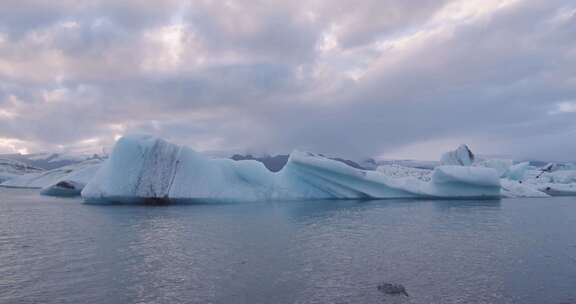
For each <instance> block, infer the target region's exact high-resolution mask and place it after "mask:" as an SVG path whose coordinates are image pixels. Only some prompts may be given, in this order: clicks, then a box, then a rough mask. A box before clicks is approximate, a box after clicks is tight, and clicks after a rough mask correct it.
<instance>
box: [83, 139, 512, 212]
mask: <svg viewBox="0 0 576 304" xmlns="http://www.w3.org/2000/svg"><path fill="white" fill-rule="evenodd" d="M500 189H501V186H500V179H499V177H498V174H497V172H496V171H495V170H493V169H490V168H476V167H467V168H462V167H458V166H439V167H437V168H435V169H434V171H433V173H432V177H431V180H430V181H422V180H419V179H417V178H413V177H405V178H394V177H390V176H387V175H385V174H383V173H381V172H378V171H367V170H360V169H356V168H352V167H350V166H348V165H346V164H344V163H342V162H339V161H335V160H332V159H328V158H326V157H323V156H320V155H316V154H311V153H304V152H299V151H294V152H293V153H291V155H290V157H289V159H288V162H287V164H286V165H285V166H284V168H282V170H280V171H279V172H271V171H269V170H268V169H266V167H264V165H262V163H259V162H257V161H252V160H246V161H234V160H230V159H212V158H208V157H206V156H204V155H202V154H200V153H197V152H195V151H193V150H192V149H190V148H187V147H183V146H178V145H174V144H171V143H168V142H166V141H164V140H162V139H158V138H155V137H151V136H146V135H132V136H126V137H123V138H121V139H120V140H119V141H118V142H117V143H116V146H115V147H114V149H113V152H112V154H111V155H110V158H109V159H108V160H107V161H106V162H105V163H104V164H103V166H102V168H100V170H99V171H98V172H97V173H96V175H95V176H94V177H93V178H92V179H91V180H90V182H89V183H88V184H87V185H86V186H85V187H84V189H83V190H82V197H83V198H84V200H85V201H86V202H167V201H173V200H176V201H177V200H187V201H203V202H206V201H253V200H258V201H261V200H310V199H376V198H419V197H423V198H487V197H490V198H495V197H499V196H500Z"/></svg>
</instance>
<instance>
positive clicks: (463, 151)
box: [440, 145, 474, 166]
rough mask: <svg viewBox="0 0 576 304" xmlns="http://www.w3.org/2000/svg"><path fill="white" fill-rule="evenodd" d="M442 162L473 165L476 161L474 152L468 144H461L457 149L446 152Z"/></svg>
mask: <svg viewBox="0 0 576 304" xmlns="http://www.w3.org/2000/svg"><path fill="white" fill-rule="evenodd" d="M440 163H441V164H442V165H450V166H471V165H472V163H474V153H472V151H470V148H468V146H467V145H460V146H459V147H458V148H457V149H456V150H454V151H448V152H446V153H444V154H443V155H442V158H441V159H440Z"/></svg>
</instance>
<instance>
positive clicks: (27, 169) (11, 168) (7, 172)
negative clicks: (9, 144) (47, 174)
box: [0, 158, 44, 183]
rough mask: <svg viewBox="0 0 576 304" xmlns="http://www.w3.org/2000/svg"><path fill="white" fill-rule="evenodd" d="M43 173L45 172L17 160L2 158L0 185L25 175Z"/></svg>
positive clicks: (0, 161) (0, 159) (0, 163)
mask: <svg viewBox="0 0 576 304" xmlns="http://www.w3.org/2000/svg"><path fill="white" fill-rule="evenodd" d="M42 171H44V170H43V169H40V168H36V167H33V166H30V165H28V164H26V163H23V162H20V161H17V160H13V159H5V158H0V183H3V182H4V181H7V180H9V179H12V178H14V177H17V176H20V175H23V174H28V173H38V172H42Z"/></svg>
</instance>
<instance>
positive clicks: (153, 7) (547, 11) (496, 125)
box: [0, 0, 576, 160]
mask: <svg viewBox="0 0 576 304" xmlns="http://www.w3.org/2000/svg"><path fill="white" fill-rule="evenodd" d="M129 133H147V134H153V135H157V136H160V137H163V138H166V139H167V140H169V141H172V142H174V143H178V144H185V145H189V146H190V147H192V148H194V149H196V150H199V151H220V152H224V153H227V152H228V151H234V152H249V153H270V154H276V153H288V152H290V151H291V150H293V149H300V150H308V151H312V152H318V153H325V154H328V155H337V156H342V157H350V158H356V159H358V158H363V157H378V158H406V159H408V158H411V159H425V160H429V159H437V158H438V157H439V155H440V154H441V153H442V152H443V151H446V150H449V149H453V148H455V147H456V146H457V145H459V144H461V143H465V144H468V145H469V146H470V147H471V148H472V149H473V150H474V151H478V152H480V153H483V154H487V155H498V156H503V157H513V158H516V159H542V160H576V2H575V1H573V0H411V1H406V0H363V1H350V0H275V1H257V0H242V1H240V0H238V1H226V0H218V1H216V0H185V1H184V0H164V1H156V0H94V1H77V0H54V1H44V0H2V3H1V4H0V153H12V152H20V153H33V152H40V151H60V152H64V151H68V152H76V153H78V152H98V151H101V150H102V149H109V148H110V147H111V146H112V145H113V143H114V141H115V140H116V139H118V138H119V137H120V136H122V135H123V134H129Z"/></svg>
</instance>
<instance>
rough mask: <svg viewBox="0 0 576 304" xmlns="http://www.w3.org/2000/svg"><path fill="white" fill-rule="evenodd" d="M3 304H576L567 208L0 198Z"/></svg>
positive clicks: (571, 208)
mask: <svg viewBox="0 0 576 304" xmlns="http://www.w3.org/2000/svg"><path fill="white" fill-rule="evenodd" d="M383 281H385V282H395V283H401V284H403V285H404V286H406V288H407V291H408V293H409V294H410V298H405V297H398V296H397V297H393V296H385V295H383V294H381V293H379V291H378V290H377V289H376V286H377V285H378V283H380V282H383ZM0 303H2V304H8V303H123V304H124V303H251V304H252V303H443V304H446V303H524V304H528V303H538V304H543V303H558V304H559V303H576V199H575V198H557V199H556V198H555V199H519V200H503V201H407V200H403V201H390V200H389V201H370V202H353V201H346V202H345V201H321V202H297V203H286V202H278V203H253V204H242V205H240V204H230V205H172V206H164V207H158V206H157V207H152V206H93V205H84V204H82V203H81V202H80V200H79V199H57V198H48V197H41V196H39V195H37V194H36V193H35V192H34V191H22V190H13V189H0Z"/></svg>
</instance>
